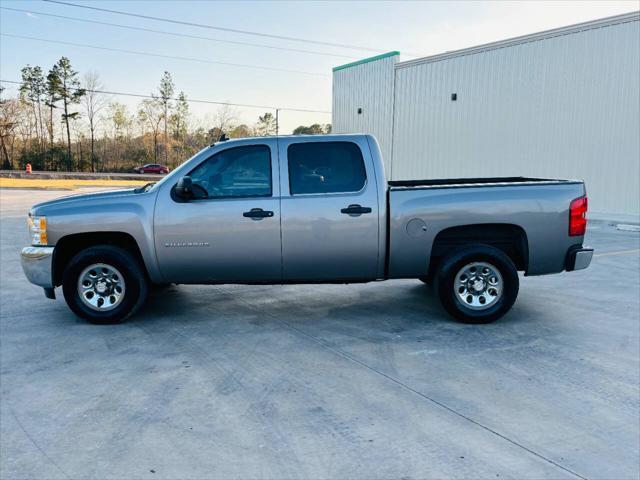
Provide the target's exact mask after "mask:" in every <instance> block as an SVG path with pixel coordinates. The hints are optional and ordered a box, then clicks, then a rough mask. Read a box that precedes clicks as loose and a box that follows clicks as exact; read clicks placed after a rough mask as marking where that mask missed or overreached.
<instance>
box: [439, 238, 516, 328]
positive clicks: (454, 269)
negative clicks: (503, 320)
mask: <svg viewBox="0 0 640 480" xmlns="http://www.w3.org/2000/svg"><path fill="white" fill-rule="evenodd" d="M474 262H484V263H487V264H489V265H491V266H492V267H494V268H496V269H497V270H498V272H499V273H500V275H501V276H502V283H503V285H502V294H501V295H500V297H499V298H498V299H497V300H496V301H495V303H494V304H493V305H491V306H489V307H486V308H483V307H479V308H483V309H481V310H476V309H473V308H470V307H469V306H468V305H466V304H465V303H464V302H463V300H462V299H460V298H459V297H458V294H457V293H456V290H455V288H454V283H455V280H456V275H457V274H458V272H460V270H461V269H462V268H463V267H465V266H467V265H469V264H472V263H474ZM434 286H435V291H436V292H437V293H438V296H439V297H440V302H441V303H442V306H443V307H444V309H445V310H446V311H447V312H448V313H449V314H450V315H451V316H453V317H454V318H456V319H457V320H459V321H461V322H464V323H473V324H480V323H490V322H493V321H495V320H497V319H498V318H500V317H502V316H503V315H504V314H505V313H507V312H508V311H509V310H510V309H511V307H512V306H513V304H514V302H515V301H516V298H517V297H518V290H519V286H520V282H519V279H518V270H517V269H516V267H515V265H514V264H513V262H512V261H511V259H510V258H509V257H508V256H507V255H506V254H505V253H504V252H502V251H501V250H498V249H497V248H494V247H491V246H489V245H474V246H469V247H465V248H462V249H460V250H457V251H455V252H452V253H450V254H449V255H447V256H446V257H444V258H443V259H442V261H441V263H440V267H439V269H438V271H437V273H436V275H435V285H434ZM463 292H464V290H463ZM463 295H464V293H463ZM476 295H477V293H476ZM479 300H482V298H479Z"/></svg>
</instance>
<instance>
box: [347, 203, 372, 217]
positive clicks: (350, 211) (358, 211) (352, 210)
mask: <svg viewBox="0 0 640 480" xmlns="http://www.w3.org/2000/svg"><path fill="white" fill-rule="evenodd" d="M340 212H342V213H345V214H347V215H362V214H363V213H371V208H369V207H361V206H360V205H357V204H354V205H349V206H348V207H347V208H343V209H342V210H340Z"/></svg>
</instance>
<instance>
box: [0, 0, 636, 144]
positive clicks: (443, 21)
mask: <svg viewBox="0 0 640 480" xmlns="http://www.w3.org/2000/svg"><path fill="white" fill-rule="evenodd" d="M68 1H70V2H72V3H76V4H80V5H88V6H92V7H98V8H105V9H111V10H119V11H126V12H131V13H136V14H143V15H151V16H156V17H163V18H168V19H173V20H179V21H184V22H195V23H200V24H207V25H210V26H215V27H222V28H227V29H235V30H244V31H252V32H258V33H261V34H267V35H272V36H286V37H295V38H299V39H305V40H311V41H318V42H325V43H334V44H342V45H349V46H357V47H363V49H356V48H343V47H336V46H329V45H325V44H314V43H309V42H299V41H293V40H284V39H279V38H272V37H268V36H267V37H264V36H252V35H247V34H241V33H235V32H228V31H219V30H213V29H207V28H200V27H195V26H187V25H176V24H172V23H166V22H161V21H156V20H150V19H141V18H134V17H129V16H123V15H118V14H114V13H107V12H100V11H95V10H89V9H84V8H78V7H73V6H69V5H61V4H55V3H48V2H44V1H36V0H25V1H18V0H0V7H3V8H2V9H0V33H2V34H3V35H2V36H0V79H2V80H19V79H20V69H21V68H22V67H23V66H25V65H26V64H31V65H40V66H41V67H42V68H43V69H44V70H45V72H46V71H47V70H48V69H49V68H50V67H51V66H52V65H53V64H54V63H55V62H56V61H57V60H58V59H59V58H60V56H62V55H65V56H67V57H68V58H69V59H70V60H71V63H72V65H73V67H74V68H75V69H76V70H78V71H79V72H80V73H81V74H82V73H85V72H87V71H95V72H97V73H98V74H99V75H100V78H101V80H102V83H103V84H104V86H105V89H108V90H110V91H117V92H129V93H139V94H149V93H151V92H153V91H155V90H156V89H157V86H158V84H159V81H160V78H161V76H162V74H163V72H164V71H165V70H167V71H169V72H170V73H171V75H172V77H173V80H174V82H175V84H176V90H177V91H180V90H182V91H184V92H185V93H186V95H187V97H188V98H192V99H203V100H212V101H222V102H233V103H240V104H251V105H260V106H278V107H281V108H286V107H291V108H300V109H308V110H319V111H325V112H330V110H331V71H332V67H335V66H337V65H342V64H344V63H349V62H351V61H355V60H358V59H362V58H366V57H369V56H372V55H376V54H377V53H380V52H385V51H391V50H399V51H400V53H401V60H409V59H412V58H416V56H427V55H433V54H437V53H442V52H446V51H450V50H456V49H460V48H465V47H471V46H475V45H480V44H483V43H488V42H492V41H496V40H503V39H506V38H511V37H515V36H519V35H525V34H529V33H534V32H538V31H542V30H547V29H550V28H556V27H562V26H565V25H571V24H575V23H579V22H583V21H588V20H593V19H596V18H603V17H607V16H611V15H617V14H621V13H626V12H631V11H634V10H638V9H640V1H638V0H635V1H616V0H606V1H589V2H578V1H573V2H571V1H498V2H481V1H448V2H445V1H427V2H417V1H416V2H400V1H396V2H386V1H377V2H365V1H344V2H342V1H333V2H327V1H299V2H291V1H233V2H230V1H219V2H206V1H181V2H178V1H151V0H148V1H91V2H88V1H86V0H77V1H76V0H68ZM8 9H22V10H29V11H30V12H40V14H38V13H26V12H16V11H12V10H8ZM43 13H48V14H55V15H62V16H68V17H75V18H82V19H89V20H96V21H100V22H108V23H116V24H120V25H128V26H133V27H138V28H147V29H154V30H162V31H166V32H174V33H182V34H188V35H196V36H204V37H210V38H213V39H217V40H224V41H232V42H245V43H255V44H260V45H269V46H275V47H279V48H290V49H298V50H308V51H314V52H320V53H322V54H323V55H318V54H312V53H304V52H294V51H286V50H279V49H273V48H271V49H269V48H262V47H258V46H247V45H237V44H231V43H223V42H221V41H212V40H203V39H194V38H184V37H177V36H171V35H167V34H159V33H153V32H148V31H137V30H131V29H124V28H119V27H114V26H107V25H97V24H91V23H84V22H80V21H77V20H68V19H60V18H55V17H49V16H46V15H43ZM5 35H21V36H29V37H37V38H41V39H44V40H55V41H60V42H71V43H78V44H89V45H94V46H98V47H108V48H114V49H121V50H122V49H124V50H135V51H138V52H146V53H153V54H160V55H167V56H174V57H190V58H195V59H199V60H205V61H206V62H223V63H233V64H243V65H252V66H260V67H267V68H271V69H282V70H290V71H289V72H283V71H279V70H277V71H274V70H267V69H260V68H254V67H242V66H233V65H221V64H216V63H206V62H202V61H200V62H196V61H192V60H185V59H176V58H159V57H152V56H144V55H137V54H130V53H123V52H111V51H106V50H99V49H93V48H86V47H81V46H71V45H61V44H55V43H48V42H47V41H37V40H31V39H25V38H15V37H10V36H5ZM328 54H329V55H328ZM294 71H295V72H294ZM4 86H6V87H7V90H6V91H5V94H4V95H5V96H10V95H12V94H15V86H14V87H12V86H10V85H7V84H4ZM112 98H113V100H117V101H120V102H122V103H124V104H126V105H127V106H128V108H129V109H130V111H131V112H135V111H136V110H137V109H136V105H137V103H138V102H139V99H135V98H131V97H124V96H113V97H112ZM217 108H218V107H216V106H215V105H205V104H191V111H192V115H193V118H194V121H196V120H197V121H199V122H206V121H207V120H209V119H211V118H213V116H214V115H215V112H216V109H217ZM265 111H269V110H267V109H265V108H246V107H235V108H234V116H235V117H236V119H237V120H236V121H237V123H248V124H252V123H255V121H256V120H257V117H258V115H261V114H263V113H264V112H265ZM330 121H331V115H330V114H327V113H319V112H316V113H302V112H291V111H287V110H283V111H281V112H280V125H281V133H290V132H291V130H292V129H293V128H295V127H296V126H298V125H309V124H312V123H329V122H330Z"/></svg>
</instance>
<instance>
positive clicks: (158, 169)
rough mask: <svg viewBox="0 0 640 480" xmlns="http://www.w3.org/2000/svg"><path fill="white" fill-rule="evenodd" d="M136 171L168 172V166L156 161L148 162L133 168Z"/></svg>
mask: <svg viewBox="0 0 640 480" xmlns="http://www.w3.org/2000/svg"><path fill="white" fill-rule="evenodd" d="M133 171H134V172H136V173H169V168H168V167H165V166H164V165H159V164H157V163H149V164H147V165H143V166H142V167H136V168H134V169H133Z"/></svg>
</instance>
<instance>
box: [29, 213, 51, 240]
mask: <svg viewBox="0 0 640 480" xmlns="http://www.w3.org/2000/svg"><path fill="white" fill-rule="evenodd" d="M28 223H29V236H30V237H31V245H46V244H47V218H46V217H32V216H31V215H29V221H28Z"/></svg>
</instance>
